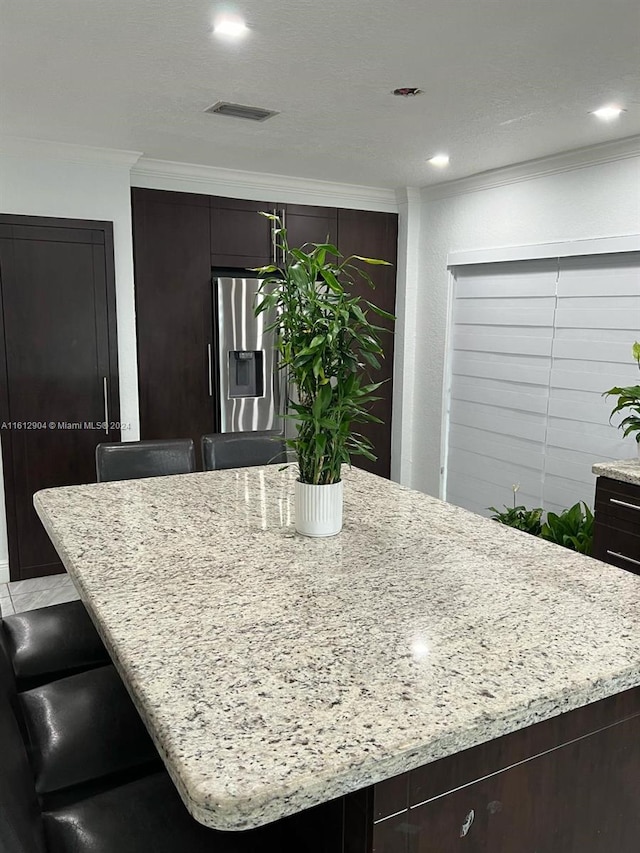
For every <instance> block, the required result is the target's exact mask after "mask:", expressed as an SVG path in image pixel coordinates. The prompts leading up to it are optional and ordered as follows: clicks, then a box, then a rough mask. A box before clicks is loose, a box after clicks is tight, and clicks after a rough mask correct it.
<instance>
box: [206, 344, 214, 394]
mask: <svg viewBox="0 0 640 853" xmlns="http://www.w3.org/2000/svg"><path fill="white" fill-rule="evenodd" d="M207 365H208V367H209V396H210V397H213V364H212V361H211V344H207Z"/></svg>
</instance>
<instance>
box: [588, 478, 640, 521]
mask: <svg viewBox="0 0 640 853" xmlns="http://www.w3.org/2000/svg"><path fill="white" fill-rule="evenodd" d="M595 511H596V518H597V519H598V521H600V522H602V523H605V524H612V525H613V526H615V527H617V528H619V529H622V530H626V531H627V532H628V533H635V534H637V535H640V486H636V485H633V484H632V483H620V482H618V481H616V480H607V479H606V478H600V479H599V480H598V487H597V490H596V504H595Z"/></svg>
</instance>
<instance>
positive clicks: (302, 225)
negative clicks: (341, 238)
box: [278, 204, 338, 248]
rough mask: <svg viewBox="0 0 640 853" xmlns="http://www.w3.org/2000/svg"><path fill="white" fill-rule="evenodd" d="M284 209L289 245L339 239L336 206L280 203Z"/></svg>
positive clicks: (279, 207)
mask: <svg viewBox="0 0 640 853" xmlns="http://www.w3.org/2000/svg"><path fill="white" fill-rule="evenodd" d="M278 209H281V210H284V217H283V220H284V226H285V228H286V229H287V240H288V241H289V245H290V246H292V247H295V248H298V247H299V246H302V245H304V244H305V243H327V242H328V243H335V242H336V240H337V239H338V211H337V210H336V208H335V207H310V206H308V205H305V204H287V205H279V206H278Z"/></svg>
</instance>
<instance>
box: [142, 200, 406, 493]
mask: <svg viewBox="0 0 640 853" xmlns="http://www.w3.org/2000/svg"><path fill="white" fill-rule="evenodd" d="M132 203H133V232H134V261H135V287H136V323H137V334H138V370H139V388H140V432H141V438H142V439H151V438H185V437H189V436H191V437H193V439H194V440H195V441H196V442H198V443H199V440H200V436H201V435H204V434H206V433H210V432H215V431H216V429H217V416H216V412H217V408H218V407H217V393H218V391H217V388H216V376H217V372H218V371H217V364H216V361H215V353H216V347H215V342H214V341H213V332H212V312H213V305H212V289H211V279H212V268H214V269H215V268H219V269H227V270H229V269H231V270H234V269H235V270H245V269H251V268H253V267H258V266H263V265H265V264H268V263H271V262H273V259H274V250H275V248H276V247H275V246H274V241H273V230H272V223H271V221H270V220H269V219H266V218H265V217H263V216H259V212H260V211H265V212H275V213H277V214H278V215H282V219H283V224H284V226H285V227H286V229H287V236H288V239H289V244H290V245H291V246H292V247H298V246H302V245H303V244H304V243H308V242H311V243H323V242H325V241H326V239H327V236H328V237H329V241H330V242H335V243H336V244H337V246H338V248H339V249H340V251H341V252H343V253H344V254H345V255H348V254H354V253H358V254H360V255H369V256H371V257H376V258H383V259H384V260H388V261H390V262H391V263H392V264H393V266H392V267H367V271H368V272H369V273H370V274H371V276H372V278H373V279H374V281H375V282H376V290H375V291H372V290H369V288H367V287H366V285H365V284H364V283H363V282H357V284H356V288H355V289H356V292H357V293H359V294H360V295H362V296H364V297H365V298H369V299H371V301H373V302H376V303H377V304H379V305H380V306H381V307H382V308H384V309H385V310H387V311H389V312H390V313H394V311H395V295H396V270H395V263H396V252H397V249H396V243H397V234H398V217H397V216H396V215H395V214H390V213H371V212H368V211H360V210H336V209H335V208H330V207H312V206H307V205H295V204H277V203H273V204H270V203H267V202H258V201H245V200H239V199H227V198H219V197H217V196H216V197H214V196H206V195H193V194H189V193H174V192H164V191H161V190H147V189H134V190H133V192H132ZM277 254H279V252H278V253H277ZM277 260H278V261H280V260H281V259H280V258H277ZM380 325H385V326H387V327H388V328H390V329H392V328H393V325H394V324H393V323H392V322H387V321H382V320H381V321H380ZM384 346H385V354H386V359H385V361H384V363H383V367H382V369H381V370H380V371H379V372H378V374H377V375H376V376H375V378H376V379H381V380H387V381H386V382H385V384H384V385H383V386H382V388H381V389H380V396H381V398H382V399H381V400H380V401H379V402H377V403H376V404H375V413H376V414H377V415H378V416H379V417H380V418H381V419H382V421H383V423H382V424H379V425H378V424H372V425H365V426H363V427H362V432H363V433H364V434H365V435H367V436H368V437H369V438H370V439H371V441H372V442H373V444H374V447H375V450H376V454H377V456H378V461H377V462H376V463H374V464H370V463H368V462H367V461H366V460H365V459H364V458H362V457H357V458H356V459H354V462H355V463H356V464H357V465H360V466H362V467H363V468H366V469H367V470H372V471H374V472H375V473H377V474H381V475H383V476H386V477H388V476H389V473H390V465H391V456H390V453H391V398H392V387H391V375H392V370H393V336H392V335H391V334H388V335H385V337H384Z"/></svg>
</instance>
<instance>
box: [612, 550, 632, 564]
mask: <svg viewBox="0 0 640 853" xmlns="http://www.w3.org/2000/svg"><path fill="white" fill-rule="evenodd" d="M607 554H608V555H609V556H610V557H617V558H618V559H619V560H625V561H626V562H627V563H633V565H634V566H640V560H634V559H633V557H625V555H624V554H619V553H618V552H617V551H607Z"/></svg>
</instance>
